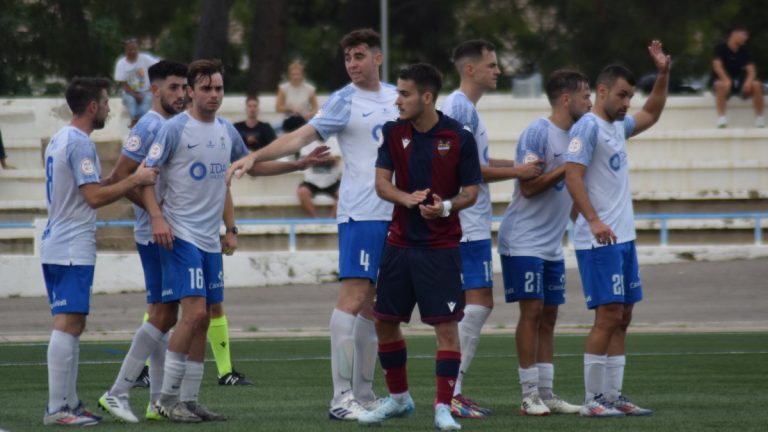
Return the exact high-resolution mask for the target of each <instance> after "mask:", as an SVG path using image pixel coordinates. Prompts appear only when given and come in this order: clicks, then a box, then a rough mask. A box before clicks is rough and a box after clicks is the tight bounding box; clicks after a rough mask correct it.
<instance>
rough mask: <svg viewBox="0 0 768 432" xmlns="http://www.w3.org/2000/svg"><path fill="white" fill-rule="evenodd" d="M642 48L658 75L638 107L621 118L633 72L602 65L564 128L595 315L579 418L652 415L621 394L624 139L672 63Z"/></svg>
mask: <svg viewBox="0 0 768 432" xmlns="http://www.w3.org/2000/svg"><path fill="white" fill-rule="evenodd" d="M648 51H649V53H650V55H651V59H652V60H653V62H654V64H655V66H656V69H657V70H658V74H657V77H656V82H655V83H654V85H653V90H651V94H650V95H649V96H648V99H647V100H646V102H645V104H644V105H643V108H642V110H641V111H640V112H638V113H636V114H635V115H633V116H627V115H626V114H627V110H628V109H629V102H630V100H631V99H632V96H633V95H634V85H635V79H634V77H633V76H632V73H631V72H630V71H629V70H628V69H626V68H625V67H623V66H619V65H609V66H606V67H605V68H604V69H603V70H602V72H600V75H599V76H598V77H597V94H596V97H595V107H594V109H593V112H592V113H589V114H586V115H584V116H583V117H582V118H581V119H580V120H579V121H578V122H576V124H575V125H573V127H572V128H571V132H570V138H571V141H570V143H569V144H568V152H567V153H566V157H565V160H566V166H565V185H566V187H567V188H568V192H570V194H571V196H572V197H573V202H574V204H575V206H576V208H577V209H578V211H579V213H580V215H579V217H578V219H577V220H576V223H575V227H574V243H575V246H576V259H577V261H578V264H579V273H580V275H581V281H582V285H583V286H584V297H585V298H586V303H587V307H588V308H589V309H593V310H594V311H595V321H594V324H593V325H592V329H591V330H590V332H589V335H588V336H587V342H586V347H585V353H584V383H585V386H586V398H585V401H584V406H582V408H581V415H583V416H589V417H611V416H622V415H625V414H626V415H650V414H651V413H652V411H651V410H648V409H644V408H640V407H639V406H637V405H635V404H634V403H632V402H631V401H630V400H629V399H628V398H627V397H626V396H624V395H623V394H622V382H623V379H624V365H625V362H626V359H625V346H624V343H625V339H626V335H627V328H628V327H629V324H630V322H631V321H632V310H633V308H634V305H635V303H637V302H639V301H640V300H642V298H643V290H642V283H641V282H640V273H639V269H638V264H637V253H636V251H635V237H636V235H635V221H634V211H633V210H632V195H631V192H630V188H629V166H628V158H627V144H626V139H627V138H629V137H632V136H635V135H637V134H639V133H641V132H643V131H645V130H646V129H648V128H649V127H651V126H653V125H654V124H655V123H656V122H657V121H658V119H659V117H660V116H661V112H662V110H663V109H664V104H665V103H666V100H667V85H668V82H669V66H670V62H671V61H670V57H669V56H668V55H665V54H664V51H663V50H662V47H661V42H659V41H657V40H654V41H653V42H651V45H650V46H649V47H648Z"/></svg>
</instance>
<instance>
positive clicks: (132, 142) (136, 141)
mask: <svg viewBox="0 0 768 432" xmlns="http://www.w3.org/2000/svg"><path fill="white" fill-rule="evenodd" d="M123 147H124V148H125V149H126V150H128V151H132V152H135V151H136V150H138V149H139V148H140V147H141V137H139V136H138V135H131V136H129V137H128V139H126V140H125V145H123Z"/></svg>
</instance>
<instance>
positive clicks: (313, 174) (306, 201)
mask: <svg viewBox="0 0 768 432" xmlns="http://www.w3.org/2000/svg"><path fill="white" fill-rule="evenodd" d="M318 145H323V142H321V141H315V143H314V144H310V145H308V146H305V147H303V148H302V149H301V153H300V154H301V156H302V157H304V156H306V155H308V154H309V153H311V152H312V150H314V149H315V148H316V147H317V146H318ZM325 145H327V146H328V147H329V151H330V158H328V161H327V162H326V163H324V164H318V165H315V166H312V167H310V168H308V169H305V170H304V181H303V182H301V184H299V189H298V190H297V191H296V193H297V195H298V196H299V203H300V204H301V208H302V209H303V210H304V211H305V212H306V213H307V215H309V216H310V217H313V218H316V217H317V209H316V208H315V204H314V203H313V202H312V199H313V198H314V197H315V196H317V194H325V195H328V196H330V197H332V198H333V199H334V201H333V206H332V207H331V214H330V217H332V218H335V217H336V202H337V201H338V199H339V186H340V185H341V171H342V168H341V151H340V150H339V144H338V142H336V137H335V136H334V137H331V138H329V139H328V141H326V142H325Z"/></svg>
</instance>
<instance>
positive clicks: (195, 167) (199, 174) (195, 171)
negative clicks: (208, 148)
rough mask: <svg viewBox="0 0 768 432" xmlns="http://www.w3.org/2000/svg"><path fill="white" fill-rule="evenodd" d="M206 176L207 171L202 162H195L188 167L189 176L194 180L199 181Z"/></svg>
mask: <svg viewBox="0 0 768 432" xmlns="http://www.w3.org/2000/svg"><path fill="white" fill-rule="evenodd" d="M206 174H208V169H207V168H206V167H205V164H204V163H202V162H195V163H193V164H192V166H191V167H189V176H190V177H192V179H194V180H197V181H200V180H202V179H204V178H205V175H206Z"/></svg>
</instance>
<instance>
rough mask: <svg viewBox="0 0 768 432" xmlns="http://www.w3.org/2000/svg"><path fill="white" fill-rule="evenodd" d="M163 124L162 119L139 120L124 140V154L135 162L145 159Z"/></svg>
mask: <svg viewBox="0 0 768 432" xmlns="http://www.w3.org/2000/svg"><path fill="white" fill-rule="evenodd" d="M144 118H146V117H144ZM162 125H163V122H161V121H145V122H142V121H139V123H138V124H137V125H136V127H134V128H133V129H131V132H130V133H129V134H128V137H127V138H126V139H125V141H124V142H123V150H122V154H123V155H124V156H126V157H128V158H129V159H131V160H133V161H135V162H141V161H142V160H144V158H146V157H147V153H148V152H149V147H150V146H151V145H152V144H153V143H154V141H155V138H156V137H157V133H158V132H159V131H160V128H161V127H162Z"/></svg>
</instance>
